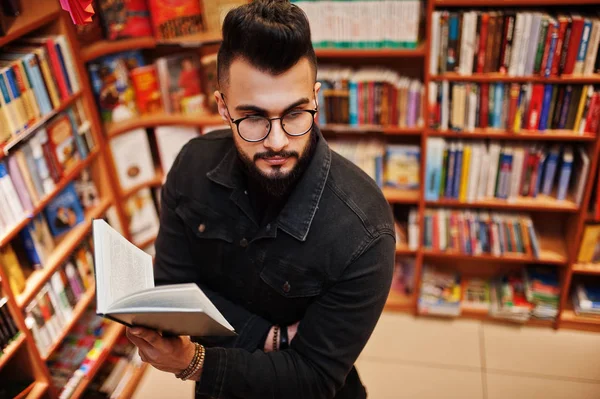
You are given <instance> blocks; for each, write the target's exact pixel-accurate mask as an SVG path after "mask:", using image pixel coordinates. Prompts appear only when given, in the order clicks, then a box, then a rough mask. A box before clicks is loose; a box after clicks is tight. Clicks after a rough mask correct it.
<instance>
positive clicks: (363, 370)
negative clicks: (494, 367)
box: [358, 358, 483, 399]
mask: <svg viewBox="0 0 600 399" xmlns="http://www.w3.org/2000/svg"><path fill="white" fill-rule="evenodd" d="M358 373H359V375H360V377H361V379H362V381H363V384H365V386H366V387H367V392H368V398H369V399H405V398H406V399H430V398H431V399H434V398H435V399H438V398H444V399H453V398H461V399H480V398H483V389H482V381H481V371H467V370H460V369H452V368H444V367H424V366H419V365H414V364H407V363H390V362H381V361H373V360H367V359H364V358H363V359H361V361H360V365H359V366H358Z"/></svg>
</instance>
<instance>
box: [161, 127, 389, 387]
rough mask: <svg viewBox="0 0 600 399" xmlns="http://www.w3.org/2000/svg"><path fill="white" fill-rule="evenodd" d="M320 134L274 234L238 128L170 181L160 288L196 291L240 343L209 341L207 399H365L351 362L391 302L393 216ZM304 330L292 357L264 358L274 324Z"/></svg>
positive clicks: (184, 161) (192, 147)
mask: <svg viewBox="0 0 600 399" xmlns="http://www.w3.org/2000/svg"><path fill="white" fill-rule="evenodd" d="M315 129H316V128H315ZM317 134H318V137H319V140H318V144H317V148H316V150H315V153H314V156H313V159H312V160H311V161H310V164H309V166H308V168H307V170H306V172H305V173H304V174H303V176H302V177H301V179H300V181H299V182H298V183H297V185H296V188H295V189H294V191H293V192H292V193H291V194H290V197H289V199H288V201H287V203H286V204H285V205H284V207H283V209H282V211H281V212H280V213H279V216H278V217H276V218H275V220H273V221H272V222H270V223H265V224H264V225H259V224H258V223H257V221H256V218H255V215H254V212H253V209H252V207H251V205H250V201H249V198H248V196H247V194H246V193H245V183H244V182H245V179H244V178H243V175H242V173H243V172H242V171H241V170H240V168H239V164H238V163H237V161H236V157H237V154H236V152H235V148H234V144H233V139H232V136H231V135H232V133H231V131H230V130H227V131H220V132H214V133H210V134H208V135H206V136H203V137H200V138H197V139H194V140H192V141H191V142H190V143H188V144H187V145H186V146H185V147H184V148H183V149H182V151H181V153H180V154H179V156H178V158H177V159H176V161H175V163H174V165H173V167H172V169H171V171H170V172H169V175H168V177H167V181H166V183H165V186H164V187H163V190H162V207H161V216H160V231H159V234H158V238H157V240H156V263H155V272H154V273H155V280H156V283H157V284H172V283H184V282H195V283H197V284H198V286H199V287H200V288H201V289H202V290H203V291H204V292H205V293H206V295H207V296H208V297H209V298H210V299H211V300H212V301H213V303H214V304H215V305H216V306H217V308H218V309H219V310H220V311H221V312H222V313H223V315H224V316H225V318H227V320H228V321H229V322H230V323H231V324H232V325H233V326H234V328H235V329H236V331H237V333H238V334H239V335H238V336H237V337H235V338H228V339H215V340H212V341H209V340H204V341H203V342H204V343H206V344H207V346H208V347H207V349H206V360H205V364H204V370H203V373H202V378H201V380H200V382H199V383H198V384H196V395H197V397H212V398H216V399H221V398H223V399H225V398H247V399H251V398H256V399H266V398H286V399H294V398H298V399H316V398H334V397H336V398H341V397H344V398H361V397H365V393H364V389H363V387H362V385H361V384H360V381H359V380H358V376H357V374H356V371H355V370H354V369H353V364H354V362H355V361H356V359H357V358H358V355H359V354H360V352H361V351H362V349H363V347H364V346H365V344H366V342H367V340H368V339H369V337H370V335H371V333H372V331H373V328H374V327H375V324H376V323H377V320H378V319H379V316H380V314H381V311H382V309H383V306H384V304H385V301H386V298H387V294H388V292H389V288H390V284H391V279H392V272H393V264H394V247H395V240H394V226H393V217H392V212H391V209H390V206H389V204H388V203H387V201H386V200H385V198H384V197H383V195H382V193H381V191H380V190H379V188H378V187H377V186H376V184H375V183H374V182H373V180H372V179H371V178H369V177H368V176H367V175H366V174H365V173H364V172H362V171H361V170H360V169H358V168H357V167H356V166H355V165H353V164H352V163H351V162H349V161H348V160H346V159H344V158H343V157H341V156H340V155H338V154H336V153H334V152H332V151H331V150H330V149H329V146H328V145H327V143H326V141H325V140H324V139H323V137H322V136H321V133H320V132H319V131H318V129H317ZM297 321H300V326H299V330H298V333H297V335H296V337H295V339H294V340H293V341H292V342H291V345H290V348H289V349H287V350H283V351H279V352H274V353H265V352H264V351H263V350H262V348H263V345H264V339H265V337H266V334H267V332H268V330H269V328H270V327H271V326H272V325H274V324H277V325H289V324H293V323H295V322H297ZM347 376H348V378H347ZM350 380H352V381H350Z"/></svg>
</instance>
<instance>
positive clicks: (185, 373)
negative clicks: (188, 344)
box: [175, 342, 201, 379]
mask: <svg viewBox="0 0 600 399" xmlns="http://www.w3.org/2000/svg"><path fill="white" fill-rule="evenodd" d="M200 346H201V345H200V344H199V343H197V342H194V357H193V358H192V361H191V362H190V364H189V365H188V366H187V368H186V369H185V370H183V371H182V372H180V373H178V374H176V375H175V377H177V378H180V379H183V378H184V377H186V376H189V375H190V371H192V370H193V369H194V367H195V366H196V363H197V362H198V360H199V357H200V348H199V347H200Z"/></svg>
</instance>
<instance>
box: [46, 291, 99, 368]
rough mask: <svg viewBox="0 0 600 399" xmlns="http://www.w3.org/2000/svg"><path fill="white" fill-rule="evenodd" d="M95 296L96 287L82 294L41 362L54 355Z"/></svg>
mask: <svg viewBox="0 0 600 399" xmlns="http://www.w3.org/2000/svg"><path fill="white" fill-rule="evenodd" d="M95 295H96V286H95V285H92V286H91V287H90V288H89V289H88V290H87V291H86V292H85V293H84V294H83V297H81V299H80V300H79V302H77V305H76V306H75V308H74V309H73V317H71V320H69V322H68V323H67V324H66V325H65V326H64V328H63V330H62V331H61V333H60V335H59V336H58V338H57V339H56V340H55V341H54V343H53V344H52V346H50V348H49V349H48V353H47V354H46V356H42V360H43V361H47V360H48V359H49V358H50V356H51V355H52V353H54V351H55V350H56V349H58V347H59V346H60V345H61V344H62V341H63V340H64V339H65V337H66V336H67V335H68V334H69V332H70V331H71V329H72V328H73V327H74V326H75V324H77V321H78V320H79V318H80V317H81V315H82V314H83V313H84V312H85V311H86V309H87V307H88V306H89V304H90V303H91V302H92V300H93V299H94V297H95Z"/></svg>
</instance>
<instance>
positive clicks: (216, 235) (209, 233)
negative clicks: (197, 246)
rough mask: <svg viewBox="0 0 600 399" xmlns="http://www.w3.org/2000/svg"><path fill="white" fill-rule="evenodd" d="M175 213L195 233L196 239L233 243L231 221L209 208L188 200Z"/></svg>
mask: <svg viewBox="0 0 600 399" xmlns="http://www.w3.org/2000/svg"><path fill="white" fill-rule="evenodd" d="M175 212H176V213H177V215H179V217H180V218H181V219H182V220H183V222H184V223H185V224H186V225H187V226H188V227H189V228H190V229H191V230H192V231H193V232H194V234H195V235H196V237H198V238H204V239H218V240H224V241H227V242H229V243H232V242H233V228H232V226H230V224H231V220H230V219H228V218H226V217H223V216H222V215H220V214H219V213H218V212H216V211H215V210H213V209H211V208H209V207H208V206H206V205H203V204H200V203H198V202H196V201H191V200H187V201H185V202H182V203H180V204H178V205H177V208H175Z"/></svg>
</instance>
